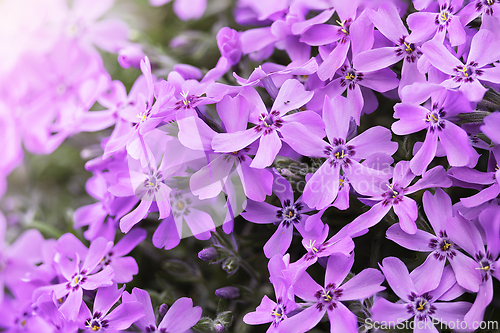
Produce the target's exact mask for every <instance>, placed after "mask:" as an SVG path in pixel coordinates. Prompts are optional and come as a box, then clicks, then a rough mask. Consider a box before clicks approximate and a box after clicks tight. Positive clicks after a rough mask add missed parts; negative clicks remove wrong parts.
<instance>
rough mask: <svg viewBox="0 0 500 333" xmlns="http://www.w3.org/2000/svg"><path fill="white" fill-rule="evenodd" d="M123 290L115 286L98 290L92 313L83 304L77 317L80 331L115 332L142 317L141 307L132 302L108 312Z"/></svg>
mask: <svg viewBox="0 0 500 333" xmlns="http://www.w3.org/2000/svg"><path fill="white" fill-rule="evenodd" d="M124 289H125V286H123V287H122V288H120V289H118V288H117V286H116V284H113V285H111V286H109V287H101V288H99V289H98V290H97V293H96V296H95V299H94V308H93V311H92V312H90V310H89V308H88V307H87V305H86V304H85V303H84V305H82V307H81V308H80V313H79V315H78V322H79V326H80V329H83V330H85V331H87V332H101V331H104V332H105V331H111V332H116V331H121V330H125V329H127V328H129V327H130V326H131V325H132V324H133V323H134V322H136V321H137V320H139V319H140V318H142V317H144V313H143V311H142V309H143V305H142V304H141V303H139V302H134V301H129V302H123V303H121V304H120V305H118V306H117V307H116V308H114V309H113V310H112V311H111V312H109V310H110V309H111V307H112V306H113V305H114V304H115V303H116V302H117V301H118V300H119V299H120V297H121V296H122V293H123V290H124ZM108 312H109V313H108Z"/></svg>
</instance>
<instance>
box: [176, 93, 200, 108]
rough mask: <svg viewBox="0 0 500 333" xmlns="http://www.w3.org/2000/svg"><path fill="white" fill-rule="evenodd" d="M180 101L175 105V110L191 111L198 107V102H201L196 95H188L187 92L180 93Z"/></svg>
mask: <svg viewBox="0 0 500 333" xmlns="http://www.w3.org/2000/svg"><path fill="white" fill-rule="evenodd" d="M181 97H182V99H181V100H180V101H177V102H176V103H175V110H180V109H184V110H187V109H193V108H194V107H196V106H197V105H198V102H199V101H200V100H201V97H199V96H196V95H189V92H184V91H183V92H181Z"/></svg>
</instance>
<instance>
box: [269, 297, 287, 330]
mask: <svg viewBox="0 0 500 333" xmlns="http://www.w3.org/2000/svg"><path fill="white" fill-rule="evenodd" d="M271 316H273V318H274V319H273V325H274V327H277V326H278V325H279V323H280V322H282V321H283V320H284V319H286V305H284V304H283V301H282V299H281V298H278V303H276V307H275V308H274V309H273V310H272V311H271Z"/></svg>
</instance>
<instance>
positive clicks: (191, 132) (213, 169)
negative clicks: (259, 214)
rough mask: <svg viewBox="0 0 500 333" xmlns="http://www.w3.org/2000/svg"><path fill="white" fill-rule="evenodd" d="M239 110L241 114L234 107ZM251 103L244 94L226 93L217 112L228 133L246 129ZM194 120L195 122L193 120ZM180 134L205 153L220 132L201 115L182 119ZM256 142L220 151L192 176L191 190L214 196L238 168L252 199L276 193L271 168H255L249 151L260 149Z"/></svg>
mask: <svg viewBox="0 0 500 333" xmlns="http://www.w3.org/2000/svg"><path fill="white" fill-rule="evenodd" d="M235 110H237V114H235V113H234V111H235ZM249 111H250V108H249V105H248V101H247V99H246V98H245V97H244V96H243V95H237V96H236V97H234V98H231V97H230V96H225V97H224V98H223V99H222V100H221V101H220V102H219V103H218V104H217V112H218V114H219V117H220V118H221V119H222V126H223V127H224V128H225V130H226V131H227V133H237V132H241V131H244V130H245V129H246V127H247V124H248V116H249ZM193 121H194V124H193ZM178 124H179V130H180V131H179V138H180V140H181V142H182V143H183V144H184V145H187V146H190V147H193V148H195V146H196V143H200V142H201V146H200V145H199V144H198V146H200V147H198V148H199V149H200V150H201V149H203V150H204V151H205V153H208V152H211V151H212V149H211V143H212V138H213V137H214V136H215V135H216V132H214V131H213V130H212V129H210V128H208V126H207V125H206V124H205V123H203V122H202V121H201V120H200V119H198V118H194V117H189V118H184V119H182V120H180V121H179V122H178ZM256 151H257V150H256V148H255V146H254V145H251V146H250V147H245V148H243V149H241V150H239V151H232V152H229V153H221V154H217V155H216V156H217V157H215V158H214V159H213V160H212V161H210V163H209V164H208V165H206V166H204V167H202V168H200V169H199V170H198V171H196V172H195V173H194V174H193V175H192V176H191V178H190V179H189V187H190V189H191V193H193V194H194V195H196V196H199V198H200V199H202V200H203V199H207V198H213V197H215V196H217V195H219V193H220V192H221V191H222V190H223V189H224V191H225V192H227V191H228V188H227V187H228V186H227V185H228V184H227V182H231V178H232V177H231V176H232V174H233V171H234V169H236V173H237V174H238V176H239V177H240V179H241V183H242V185H243V190H244V192H245V194H246V196H247V197H248V198H250V199H252V200H256V201H264V199H265V198H266V195H271V193H272V174H271V172H270V171H269V170H265V169H256V168H252V167H251V164H252V159H251V158H250V156H249V155H253V154H255V152H256Z"/></svg>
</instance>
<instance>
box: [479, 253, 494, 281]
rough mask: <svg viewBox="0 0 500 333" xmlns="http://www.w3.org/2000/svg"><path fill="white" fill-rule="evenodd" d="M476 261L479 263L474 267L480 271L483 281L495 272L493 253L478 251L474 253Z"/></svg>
mask: <svg viewBox="0 0 500 333" xmlns="http://www.w3.org/2000/svg"><path fill="white" fill-rule="evenodd" d="M476 261H477V263H478V265H479V267H476V269H477V270H480V271H481V280H482V281H483V282H484V281H487V280H488V279H489V278H490V276H491V275H492V274H493V273H494V272H495V261H494V260H493V255H492V254H491V253H490V252H486V255H484V254H483V253H482V252H478V253H476Z"/></svg>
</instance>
